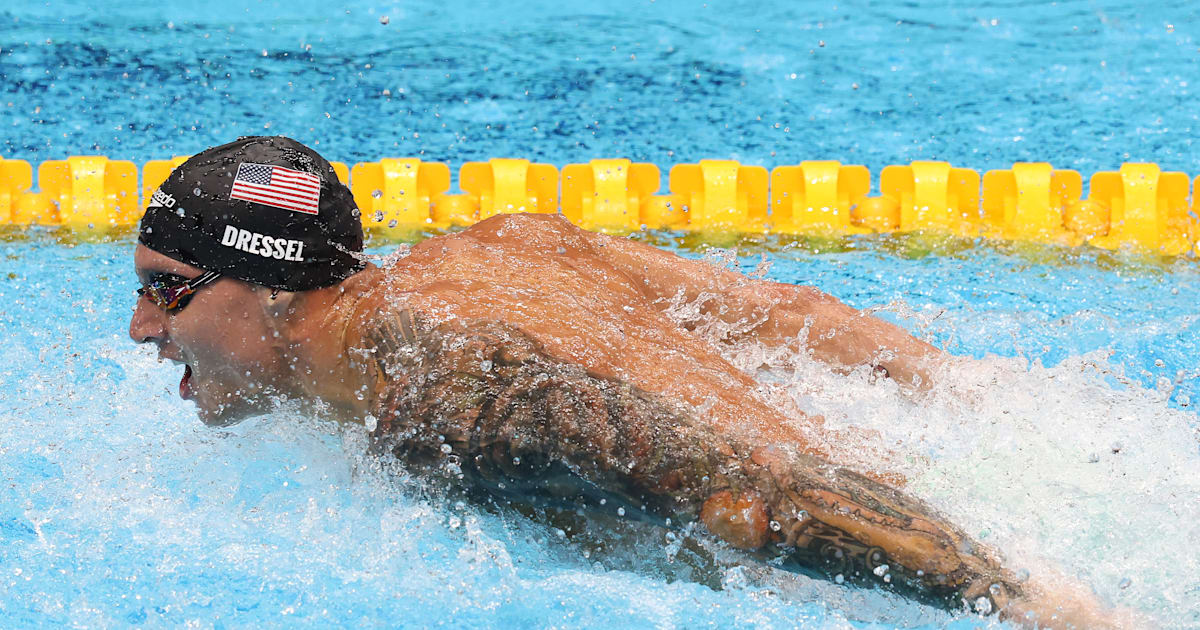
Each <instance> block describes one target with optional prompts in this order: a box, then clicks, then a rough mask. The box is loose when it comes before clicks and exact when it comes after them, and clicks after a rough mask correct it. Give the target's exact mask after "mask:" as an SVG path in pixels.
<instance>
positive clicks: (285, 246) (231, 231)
mask: <svg viewBox="0 0 1200 630" xmlns="http://www.w3.org/2000/svg"><path fill="white" fill-rule="evenodd" d="M221 244H222V245H224V246H226V247H232V248H234V249H237V250H241V251H243V252H246V253H247V254H257V255H259V256H262V257H263V258H276V259H279V260H291V261H295V262H303V261H304V257H303V256H302V255H301V254H302V253H303V252H304V242H303V241H294V240H290V239H286V238H276V237H273V236H266V235H263V234H259V233H258V232H251V231H249V230H243V229H241V228H238V227H234V226H232V225H226V226H225V234H224V235H223V236H222V237H221Z"/></svg>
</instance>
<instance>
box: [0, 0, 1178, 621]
mask: <svg viewBox="0 0 1200 630" xmlns="http://www.w3.org/2000/svg"><path fill="white" fill-rule="evenodd" d="M95 6H96V5H95V3H61V2H56V3H53V5H52V6H51V5H37V4H23V5H19V6H18V5H15V3H13V4H12V5H9V6H4V7H2V8H0V77H2V78H3V80H2V81H0V129H3V130H4V131H3V133H0V154H2V155H4V156H5V157H16V158H24V159H29V160H31V161H41V160H45V159H54V158H62V157H64V156H66V155H69V154H79V153H103V154H107V155H109V156H112V157H120V158H126V159H132V160H134V161H136V162H139V163H140V162H142V161H144V160H146V159H151V158H162V157H167V156H169V155H176V154H186V153H191V152H194V151H197V150H200V149H202V148H204V147H206V146H209V145H211V144H216V143H219V142H224V141H226V140H228V139H230V138H232V137H234V136H236V135H239V134H250V133H283V134H287V135H291V136H294V137H296V138H298V139H300V140H302V141H305V142H308V143H311V144H314V145H316V146H317V147H318V148H319V149H320V150H322V151H323V152H325V153H326V154H327V155H328V157H330V158H332V159H338V160H342V161H346V162H354V161H357V160H365V159H378V158H379V157H383V156H387V155H420V156H422V157H425V158H427V159H437V160H445V161H448V162H450V163H451V164H453V165H457V164H460V163H461V162H463V161H466V160H469V159H486V158H488V157H493V156H520V157H531V158H536V159H540V160H545V161H550V162H552V163H556V164H559V165H562V164H565V163H568V162H573V161H584V160H587V159H590V158H593V157H608V156H624V157H631V158H634V159H637V160H646V161H652V162H655V163H657V164H659V165H660V166H662V167H664V168H665V167H668V166H669V165H671V164H673V163H677V162H686V161H695V160H698V159H701V158H710V157H719V158H727V157H732V158H735V159H739V160H742V161H744V162H747V163H756V164H764V165H767V166H773V165H776V164H784V163H793V162H797V161H799V160H800V159H820V158H832V159H841V160H843V161H846V162H855V163H862V164H866V165H868V166H869V167H870V168H871V169H872V171H873V172H875V173H876V174H877V173H878V169H879V168H880V167H882V166H883V165H885V164H889V163H905V162H908V161H910V160H914V159H946V160H950V161H952V162H954V163H956V164H959V165H963V166H969V167H973V168H976V169H979V170H984V169H987V168H995V167H1001V166H1005V165H1007V164H1009V163H1011V162H1012V161H1015V160H1028V159H1039V160H1040V159H1044V160H1049V161H1052V162H1053V163H1055V164H1056V165H1059V166H1068V167H1073V168H1078V169H1080V170H1082V171H1084V172H1085V173H1088V172H1091V171H1095V170H1100V169H1111V168H1116V167H1117V166H1119V164H1120V163H1121V162H1123V161H1134V160H1148V161H1157V162H1158V163H1160V164H1161V165H1162V166H1163V167H1164V168H1167V169H1178V170H1185V171H1188V172H1189V173H1191V174H1193V175H1194V174H1197V173H1200V161H1198V160H1197V158H1196V157H1195V156H1196V154H1195V153H1194V152H1193V151H1192V143H1191V135H1192V127H1193V125H1194V119H1195V114H1194V111H1195V110H1194V108H1193V107H1192V103H1193V102H1194V100H1195V99H1194V96H1193V95H1192V90H1193V87H1192V86H1191V85H1190V84H1189V82H1191V81H1195V80H1196V79H1195V78H1194V77H1193V76H1192V75H1193V74H1194V72H1193V68H1194V67H1195V64H1196V61H1197V59H1198V58H1200V44H1197V42H1196V41H1195V34H1196V26H1197V24H1198V23H1200V22H1198V20H1197V9H1196V8H1195V7H1194V6H1193V5H1192V4H1190V3H1183V2H1166V3H1158V4H1155V5H1153V6H1134V5H1130V4H1127V3H1126V4H1121V3H1115V2H1060V3H1057V4H1054V5H1042V4H1040V3H998V2H992V3H989V4H987V5H985V6H982V7H979V8H971V9H965V8H962V7H959V6H958V5H957V4H956V3H948V2H947V3H907V4H902V5H897V6H894V7H887V8H879V7H876V6H871V5H868V3H865V2H864V3H837V4H836V5H834V4H825V3H821V4H818V3H790V4H786V5H784V6H781V7H763V6H758V3H747V4H745V5H742V4H734V3H722V2H709V3H699V2H667V1H664V0H659V1H658V2H653V3H650V2H636V3H634V2H631V3H627V4H621V5H611V6H609V5H602V4H599V3H587V4H583V5H581V6H575V7H573V6H566V7H564V6H563V5H562V4H560V3H551V2H529V3H521V4H520V5H519V6H517V5H513V6H504V5H499V4H497V5H491V6H486V7H478V6H475V5H474V4H469V3H460V2H453V1H449V2H448V1H442V2H437V3H432V2H426V3H376V4H371V3H337V2H319V3H318V2H304V1H298V2H286V3H285V2H277V3H272V2H264V3H249V4H235V3H225V2H209V3H204V4H203V5H202V6H200V7H199V8H195V7H184V6H172V4H171V3H165V2H156V3H149V2H145V3H138V2H131V3H122V4H121V5H120V6H116V7H104V10H103V11H102V12H97V11H95ZM835 6H836V8H835ZM383 16H387V17H388V19H387V20H386V21H387V24H383V23H382V20H381V18H382V17H383ZM822 43H823V44H824V45H822ZM368 65H369V66H370V67H367V66H368ZM855 85H857V88H856V87H855ZM385 90H387V92H388V93H387V94H385V93H384V91H385ZM10 103H11V104H10ZM676 236H677V235H641V236H638V237H637V238H642V239H644V240H648V241H651V242H655V243H657V244H661V245H664V246H667V247H670V248H673V249H675V250H676V251H680V252H681V253H683V254H685V255H688V256H699V255H702V254H703V253H704V252H703V251H702V249H703V248H701V247H698V246H696V245H695V244H694V243H692V242H691V241H690V240H688V239H682V238H676ZM723 245H725V246H736V247H737V254H738V256H737V257H731V256H729V255H723V253H722V252H721V251H710V252H709V256H710V258H711V259H712V260H713V262H714V264H734V263H737V264H740V265H741V266H742V267H743V269H745V270H747V271H751V270H755V269H759V267H758V265H759V263H760V261H761V260H762V256H763V255H766V256H767V260H768V262H769V263H770V266H769V268H766V269H765V273H766V276H767V277H769V278H772V279H775V280H780V281H787V282H801V283H808V284H814V285H816V286H818V287H820V288H822V289H823V290H825V291H828V292H830V293H833V294H834V295H836V296H838V297H840V298H842V299H843V300H846V301H847V302H849V303H850V304H852V305H854V306H857V307H860V308H881V309H882V310H881V311H879V314H880V315H881V316H883V317H887V318H890V319H892V320H893V321H897V322H899V323H901V324H902V325H904V326H905V327H906V328H908V329H909V330H911V331H913V332H914V334H917V335H918V336H921V337H923V338H925V339H928V340H930V341H932V342H933V343H935V344H937V345H940V346H944V347H947V348H949V349H950V350H951V351H953V352H955V353H957V354H962V355H966V356H970V357H975V358H976V359H978V361H977V362H975V363H972V364H970V365H969V366H968V367H964V368H961V369H959V370H958V371H956V372H954V373H952V374H948V375H946V376H945V380H944V384H943V385H941V386H939V387H938V388H937V389H935V391H934V392H933V393H932V394H931V395H930V396H929V397H927V398H926V399H923V400H920V401H913V400H910V399H909V398H907V397H905V396H903V395H901V394H899V393H898V392H897V391H896V390H895V389H894V388H893V387H892V386H891V384H890V383H887V382H881V383H874V384H872V383H870V382H869V381H868V379H867V377H866V375H859V374H854V375H851V376H850V377H841V376H835V375H833V374H831V373H829V372H828V371H827V370H825V369H824V368H822V367H821V366H819V365H817V364H814V363H813V362H811V361H809V360H807V359H805V358H803V357H782V358H779V357H776V358H775V359H773V368H772V369H771V370H768V371H766V372H764V373H762V374H761V375H760V379H761V380H762V381H763V383H764V385H765V386H767V387H771V388H775V389H777V390H778V391H779V392H780V393H781V394H783V395H786V396H790V397H792V398H793V399H795V400H796V401H797V402H798V403H799V404H800V405H801V406H802V407H803V408H805V409H808V410H811V411H813V412H815V413H821V414H824V415H825V416H826V418H827V420H828V421H829V422H830V423H832V424H834V425H837V424H854V425H857V426H862V427H867V428H870V429H873V430H875V431H878V432H879V433H880V435H881V438H882V439H884V440H887V442H888V443H889V444H895V445H896V446H895V450H897V451H898V452H899V453H900V454H901V460H902V461H899V462H897V463H896V464H895V466H896V467H897V468H898V469H899V470H900V471H901V472H903V473H904V474H906V475H907V476H908V477H909V478H910V479H911V480H912V486H911V488H912V490H913V492H915V493H917V494H918V495H920V496H921V497H923V498H925V499H926V500H928V501H930V502H931V503H933V504H934V505H936V506H937V507H938V508H939V509H941V510H943V511H944V512H946V513H947V514H949V515H950V516H951V518H952V519H953V520H955V521H956V522H958V523H961V524H962V525H963V526H964V528H966V529H967V531H969V532H970V533H972V534H973V535H975V536H977V537H979V538H981V539H983V540H984V541H985V542H988V543H990V544H992V545H995V546H997V547H999V548H1001V549H1004V550H1005V552H1006V554H1007V555H1008V556H1009V558H1010V562H1011V563H1012V564H1013V565H1014V566H1021V567H1023V566H1029V567H1036V566H1037V565H1038V563H1039V562H1043V561H1044V562H1046V563H1048V564H1052V565H1055V566H1057V567H1058V568H1059V569H1060V570H1062V571H1064V572H1066V573H1068V574H1070V575H1072V576H1075V577H1076V578H1078V579H1079V580H1081V581H1083V582H1086V583H1088V584H1090V585H1092V586H1093V587H1094V588H1095V589H1096V590H1097V591H1098V592H1099V593H1100V595H1101V596H1103V597H1104V598H1106V599H1108V600H1110V601H1112V602H1114V603H1117V604H1120V605H1124V606H1129V607H1133V608H1136V609H1138V610H1142V611H1147V612H1150V613H1153V614H1155V615H1156V616H1157V617H1158V619H1159V623H1160V624H1161V625H1163V626H1165V627H1179V628H1184V627H1196V626H1200V580H1197V578H1196V576H1197V575H1200V552H1198V551H1196V550H1195V549H1194V546H1192V545H1189V544H1188V542H1187V541H1190V540H1195V539H1197V538H1198V537H1200V525H1198V524H1200V500H1198V499H1200V446H1198V444H1200V433H1198V432H1200V418H1198V417H1197V415H1196V412H1195V411H1194V409H1195V404H1197V403H1196V402H1195V401H1197V400H1200V366H1198V364H1197V361H1196V359H1195V357H1196V356H1197V352H1198V350H1200V348H1198V345H1200V342H1198V341H1197V340H1198V339H1200V323H1198V320H1200V313H1198V310H1197V308H1196V307H1195V296H1196V294H1197V290H1198V289H1200V265H1197V264H1196V262H1195V261H1194V260H1191V259H1181V260H1165V261H1163V260H1143V259H1135V258H1132V257H1129V256H1125V255H1119V256H1114V255H1111V254H1107V253H1098V252H1095V251H1093V250H1087V249H1081V250H1074V251H1072V250H1058V249H1053V248H1029V247H1017V246H1012V245H1005V244H999V245H995V244H986V243H975V242H970V241H965V242H964V241H951V242H933V243H931V242H927V241H924V240H922V239H921V238H919V237H908V238H896V239H883V238H865V239H852V240H846V241H842V242H835V243H821V242H799V243H796V242H785V241H780V240H777V239H766V240H765V241H762V242H759V241H756V240H754V239H748V240H746V241H743V242H740V243H725V244H723ZM388 249H389V247H387V246H384V245H382V244H379V243H376V244H375V247H374V248H373V251H374V252H376V253H383V252H385V251H387V250H388ZM131 250H132V239H131V238H129V237H127V236H126V237H118V238H117V239H115V240H113V241H107V242H87V241H85V240H80V239H77V238H73V237H70V236H67V235H63V234H55V233H53V232H49V231H44V230H40V231H39V230H35V231H34V232H32V233H20V232H16V231H11V230H10V231H7V232H4V233H3V234H0V260H3V261H4V262H3V267H2V268H0V339H4V340H5V341H4V343H3V344H2V345H0V392H3V393H2V394H0V614H2V615H3V618H4V620H5V621H4V623H3V625H5V626H6V627H9V626H11V627H42V626H64V625H71V626H89V627H93V626H94V627H125V626H137V627H179V626H183V625H192V626H196V627H328V626H366V627H397V626H410V627H429V626H436V625H444V626H470V627H485V626H490V627H497V626H499V627H508V626H518V625H520V626H530V627H656V628H659V627H663V628H671V627H678V628H691V627H727V626H731V625H732V626H734V627H743V626H754V627H778V628H791V627H804V628H842V627H858V628H889V627H914V626H915V627H947V626H948V627H953V628H972V627H975V626H977V625H978V624H979V621H978V619H976V618H973V617H968V616H961V615H957V616H956V615H947V614H945V613H940V612H936V611H932V610H930V609H927V608H924V607H920V606H916V605H913V604H908V603H905V602H903V601H902V600H899V599H897V598H894V597H892V596H889V595H887V594H885V593H880V592H876V591H857V590H852V589H847V588H842V587H837V586H834V585H830V584H825V583H822V582H814V581H812V580H808V579H806V578H802V577H795V576H788V575H780V574H778V573H775V572H772V571H769V570H766V569H764V568H762V567H756V566H753V565H745V566H744V565H743V564H742V563H740V562H738V561H737V560H736V559H730V558H729V557H728V554H727V553H726V552H724V551H722V550H720V549H712V548H710V547H709V546H706V543H704V542H703V541H696V540H687V541H680V540H676V539H673V538H670V537H668V535H667V534H666V533H665V532H662V531H658V530H653V529H644V528H639V527H636V526H632V525H621V524H617V523H616V522H608V521H605V520H603V519H600V518H598V519H595V520H593V521H590V522H588V523H586V524H584V526H583V528H584V530H585V531H583V532H582V533H579V534H576V535H575V536H574V537H573V539H567V538H566V537H564V536H560V535H559V532H558V530H557V529H556V528H555V526H554V525H552V524H546V523H541V522H534V521H529V520H526V519H524V518H523V517H520V516H518V515H515V514H512V513H507V512H497V511H495V510H492V509H488V508H484V507H481V506H478V505H474V504H460V503H459V500H458V499H457V498H456V497H454V496H446V495H445V494H444V493H442V492H440V489H439V488H437V487H430V486H428V485H426V484H424V483H423V482H422V481H421V480H420V479H414V478H410V477H408V476H407V475H405V474H404V473H403V471H393V470H384V469H381V466H382V465H381V463H380V462H378V461H375V460H372V459H370V458H364V457H362V456H361V451H362V445H363V440H364V436H363V435H362V434H361V433H359V432H356V431H354V430H347V429H338V428H336V427H332V426H328V425H325V424H322V423H320V422H318V421H315V420H312V419H309V418H305V417H303V416H302V415H300V414H298V413H297V412H295V411H294V410H290V409H281V410H279V411H278V412H276V413H273V414H271V415H270V416H267V417H263V418H259V419H256V420H252V421H249V422H247V423H244V424H242V425H239V426H236V427H233V428H231V429H227V430H214V429H210V428H206V427H203V426H202V425H200V423H199V422H198V421H197V420H196V418H195V415H194V412H193V411H192V408H191V406H190V405H189V404H186V403H184V402H182V401H180V400H179V399H178V397H177V394H176V389H177V383H178V379H179V370H178V369H176V368H174V367H171V366H169V365H163V364H159V363H157V361H156V360H155V358H154V353H153V352H152V351H151V350H149V349H147V348H139V347H136V346H134V345H133V344H132V343H131V342H130V341H129V340H128V338H127V337H126V335H125V332H124V331H125V327H126V325H127V320H128V316H129V314H130V307H131V306H132V290H133V288H135V283H134V278H133V276H132V272H131V266H132V265H131V261H130V253H131ZM931 251H932V252H933V253H932V254H930V253H929V252H931ZM759 270H760V271H763V269H759ZM729 358H730V360H731V361H733V362H734V363H735V364H738V365H742V366H745V367H746V368H747V369H752V368H753V367H754V366H756V365H757V360H758V359H761V358H762V355H761V353H760V349H757V348H753V347H746V348H740V349H738V350H736V351H732V352H731V353H730V356H729ZM1035 571H1036V570H1035Z"/></svg>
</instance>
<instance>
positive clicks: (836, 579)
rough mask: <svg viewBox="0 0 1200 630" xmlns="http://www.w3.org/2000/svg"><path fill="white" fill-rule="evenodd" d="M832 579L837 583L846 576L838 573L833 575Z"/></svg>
mask: <svg viewBox="0 0 1200 630" xmlns="http://www.w3.org/2000/svg"><path fill="white" fill-rule="evenodd" d="M833 581H834V582H837V583H838V584H841V583H842V582H845V581H846V576H844V575H842V574H841V573H839V574H837V575H835V576H833Z"/></svg>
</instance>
